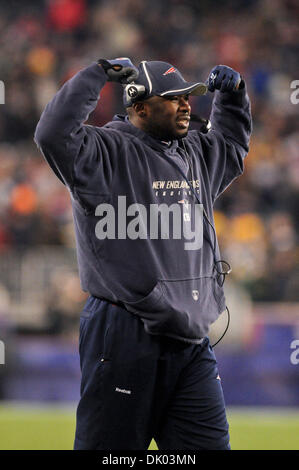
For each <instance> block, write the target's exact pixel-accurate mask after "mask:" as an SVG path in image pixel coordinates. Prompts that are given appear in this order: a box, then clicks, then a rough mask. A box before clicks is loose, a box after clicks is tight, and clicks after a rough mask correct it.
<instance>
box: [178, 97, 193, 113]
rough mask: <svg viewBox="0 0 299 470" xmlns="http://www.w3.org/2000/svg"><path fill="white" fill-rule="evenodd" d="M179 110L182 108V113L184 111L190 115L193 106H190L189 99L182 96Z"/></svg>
mask: <svg viewBox="0 0 299 470" xmlns="http://www.w3.org/2000/svg"><path fill="white" fill-rule="evenodd" d="M179 108H180V111H182V110H184V111H186V112H188V113H190V110H191V106H190V104H189V101H188V99H186V98H184V97H183V96H181V97H180V100H179Z"/></svg>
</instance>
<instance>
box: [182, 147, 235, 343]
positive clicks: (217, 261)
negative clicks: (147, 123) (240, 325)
mask: <svg viewBox="0 0 299 470" xmlns="http://www.w3.org/2000/svg"><path fill="white" fill-rule="evenodd" d="M182 143H183V147H184V152H185V155H186V158H187V160H188V164H189V168H190V173H191V189H192V190H193V194H194V195H195V197H196V199H197V200H198V202H199V203H200V204H201V205H202V207H203V215H204V220H206V222H207V223H208V224H209V226H210V227H211V228H212V231H213V238H214V240H213V242H212V241H211V240H209V241H210V242H211V247H212V251H213V256H214V269H215V270H216V272H217V273H218V277H217V279H216V282H218V284H219V285H220V286H221V287H222V286H223V284H224V281H225V278H226V276H227V275H228V274H230V272H231V270H232V269H231V266H230V264H229V263H228V262H227V261H225V260H216V241H217V235H216V230H215V227H214V226H213V224H212V222H211V221H210V219H209V217H208V214H207V212H206V210H205V208H204V205H203V203H202V202H201V201H200V199H199V198H198V196H197V194H196V192H195V191H194V188H193V181H194V172H193V164H192V160H191V157H190V155H189V154H188V152H187V149H186V146H185V142H184V139H182ZM208 233H209V232H208ZM209 238H210V237H209ZM219 263H221V269H220V270H219V269H218V264H219ZM222 264H225V265H226V266H227V269H225V270H223V269H222ZM221 276H222V282H221V283H220V282H219V280H220V278H221ZM226 311H227V325H226V328H225V330H224V332H223V334H222V335H221V336H220V338H219V339H218V341H216V343H214V344H213V345H212V348H214V346H216V344H218V343H219V342H220V341H221V340H222V338H223V337H224V336H225V334H226V332H227V330H228V328H229V324H230V313H229V309H228V307H227V306H226Z"/></svg>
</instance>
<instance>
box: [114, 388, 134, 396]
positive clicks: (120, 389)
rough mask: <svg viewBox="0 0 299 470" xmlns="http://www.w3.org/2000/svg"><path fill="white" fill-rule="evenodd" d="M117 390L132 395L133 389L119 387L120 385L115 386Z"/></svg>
mask: <svg viewBox="0 0 299 470" xmlns="http://www.w3.org/2000/svg"><path fill="white" fill-rule="evenodd" d="M115 391H116V392H119V393H126V394H127V395H131V393H132V392H131V390H126V389H124V388H118V387H115Z"/></svg>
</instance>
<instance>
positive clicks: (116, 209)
mask: <svg viewBox="0 0 299 470" xmlns="http://www.w3.org/2000/svg"><path fill="white" fill-rule="evenodd" d="M106 80H107V77H106V75H105V73H104V71H103V69H102V68H101V67H99V66H98V65H97V64H92V65H91V66H89V67H87V68H86V69H84V70H81V71H80V72H79V73H77V74H76V75H75V76H74V77H73V78H72V79H71V80H69V81H68V82H66V83H65V84H64V85H63V87H62V88H61V90H60V91H59V92H58V93H57V94H56V95H55V96H54V98H53V99H52V101H51V102H50V103H49V104H48V105H47V107H46V108H45V110H44V112H43V114H42V116H41V119H40V121H39V123H38V126H37V129H36V133H35V141H36V143H37V145H38V147H39V148H40V150H41V151H42V153H43V155H44V157H45V158H46V160H47V162H48V163H49V165H50V166H51V168H52V169H53V171H54V172H55V174H56V175H57V176H58V178H59V179H60V180H61V181H62V182H63V183H64V184H65V185H66V186H67V188H68V189H69V191H70V196H71V201H72V207H73V217H74V225H75V232H76V243H77V258H78V266H79V275H80V280H81V285H82V289H83V290H84V291H87V292H89V293H90V294H91V295H94V296H95V297H100V298H104V299H107V300H110V301H111V302H113V303H120V304H121V305H123V306H124V307H125V308H126V309H127V310H128V311H130V312H132V313H134V314H136V315H138V316H140V318H141V319H142V321H143V322H144V325H145V329H146V331H147V332H148V333H151V334H163V335H167V336H171V337H174V338H178V339H181V340H183V341H187V342H191V343H197V342H200V341H201V339H202V338H203V337H204V336H206V335H207V333H208V330H209V326H210V324H211V323H212V322H214V321H215V320H216V319H217V317H218V315H219V314H220V313H221V312H223V311H224V310H225V298H224V293H223V289H222V287H221V285H220V283H219V276H218V275H217V272H216V270H215V262H216V261H218V260H219V259H220V254H219V248H218V243H217V240H216V238H215V233H214V231H213V230H212V228H211V227H210V225H209V223H208V222H207V218H208V219H209V220H210V222H211V223H212V224H214V222H213V203H214V201H215V199H216V198H217V197H218V196H219V195H220V194H221V193H222V192H223V191H224V190H225V189H226V188H227V187H228V185H229V184H230V183H231V182H232V181H233V180H234V179H235V178H236V177H237V176H238V175H240V174H241V173H242V172H243V159H244V157H245V156H246V154H247V152H248V145H249V137H250V133H251V115H250V105H249V99H248V96H247V93H246V88H244V89H242V90H238V91H234V92H232V93H221V92H216V93H215V95H216V96H215V99H214V102H213V107H212V113H211V117H210V120H211V124H212V129H211V130H210V131H209V133H208V134H202V133H200V132H198V131H195V130H193V131H189V132H188V135H187V136H186V137H185V138H184V139H180V140H179V141H177V140H176V141H173V142H171V143H170V144H167V143H165V142H161V141H158V140H156V139H154V138H153V137H151V136H149V135H148V134H146V133H145V132H143V131H142V130H140V129H138V128H136V127H135V126H133V125H132V124H131V123H130V121H129V120H128V118H127V117H124V116H115V117H114V119H113V120H112V121H111V122H109V123H108V124H106V125H105V126H103V127H95V126H89V125H86V124H84V122H85V121H86V119H87V117H88V116H89V114H90V113H91V112H92V111H93V110H94V108H95V107H96V105H97V101H98V98H99V93H100V90H101V89H102V87H103V86H104V84H105V83H106ZM191 170H192V171H191ZM199 203H202V205H203V207H204V209H205V212H206V216H207V217H204V218H203V240H202V246H201V245H200V247H199V244H198V245H196V244H194V243H193V245H192V241H191V242H190V241H189V243H191V245H190V244H189V245H188V240H187V239H186V238H184V236H183V235H182V236H181V237H177V238H176V237H175V236H174V235H173V232H171V230H172V229H173V224H174V222H173V219H172V216H169V221H170V226H171V227H170V229H169V232H168V234H167V233H166V234H165V227H166V228H167V226H163V227H162V228H160V229H159V230H158V232H155V230H154V231H153V232H154V234H153V232H152V231H151V230H152V229H153V227H151V226H150V222H151V220H152V219H151V218H150V216H149V214H150V213H151V212H150V211H151V208H155V210H156V212H153V213H158V212H159V211H160V209H161V210H162V209H163V210H165V209H166V212H164V215H163V216H162V222H161V219H156V220H159V222H160V223H163V220H164V221H165V218H166V219H167V220H168V214H167V208H170V207H171V205H172V204H175V205H178V204H179V207H181V208H182V214H181V216H182V218H184V217H185V215H184V214H185V212H186V211H187V212H188V214H189V216H188V215H187V219H188V217H189V219H188V220H189V221H190V217H191V216H192V213H193V214H195V213H194V212H192V211H194V207H195V206H196V205H197V206H198V207H200V206H199ZM134 204H135V205H134ZM162 204H163V206H161V205H162ZM157 208H158V209H157ZM157 210H158V212H157ZM163 210H162V213H163ZM108 214H109V220H108ZM136 215H137V218H136ZM141 216H142V217H141ZM113 217H114V218H113ZM163 217H164V219H163ZM173 217H174V216H173ZM191 219H192V217H191ZM194 220H195V215H194ZM182 223H183V224H184V222H182ZM192 223H193V227H194V222H192ZM130 224H131V225H130ZM190 227H191V225H190ZM154 228H155V227H154ZM160 230H161V231H160ZM104 232H106V238H104V236H103V233H104ZM166 232H167V230H166ZM134 233H135V234H136V236H135V237H134ZM182 233H184V232H183V231H182ZM129 234H130V235H129ZM132 234H133V235H132ZM157 234H158V236H157ZM167 236H168V238H167ZM199 239H200V237H199ZM187 246H189V248H186V247H187ZM197 246H198V247H197ZM190 247H191V248H190ZM195 247H197V248H196V249H195Z"/></svg>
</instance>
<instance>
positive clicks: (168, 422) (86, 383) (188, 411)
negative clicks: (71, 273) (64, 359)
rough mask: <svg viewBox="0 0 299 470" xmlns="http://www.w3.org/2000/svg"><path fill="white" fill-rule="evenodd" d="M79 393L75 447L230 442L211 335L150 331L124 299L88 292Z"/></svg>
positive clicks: (222, 445) (196, 446)
mask: <svg viewBox="0 0 299 470" xmlns="http://www.w3.org/2000/svg"><path fill="white" fill-rule="evenodd" d="M79 352H80V365H81V371H82V380H81V398H80V401H79V404H78V408H77V423H76V436H75V444H74V449H75V450H84V449H89V450H146V449H148V446H149V444H150V442H151V440H152V438H154V439H155V441H156V443H157V446H158V448H159V450H218V449H219V450H228V449H230V445H229V434H228V423H227V419H226V413H225V405H224V399H223V392H222V387H221V381H220V378H219V375H218V369H217V363H216V359H215V355H214V352H213V350H212V348H211V346H210V344H209V339H208V338H204V339H203V341H202V343H201V344H197V345H194V344H190V343H185V342H182V341H178V340H175V339H171V338H168V337H166V336H156V335H150V334H148V333H146V332H145V330H144V326H143V323H142V321H141V320H140V319H139V318H138V317H137V316H136V315H134V314H131V313H129V312H128V311H126V310H125V309H124V308H122V307H120V306H116V305H113V304H112V303H110V302H107V301H104V300H101V299H98V298H96V297H93V296H90V297H89V298H88V300H87V302H86V304H85V307H84V309H83V311H82V313H81V317H80V337H79Z"/></svg>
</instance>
